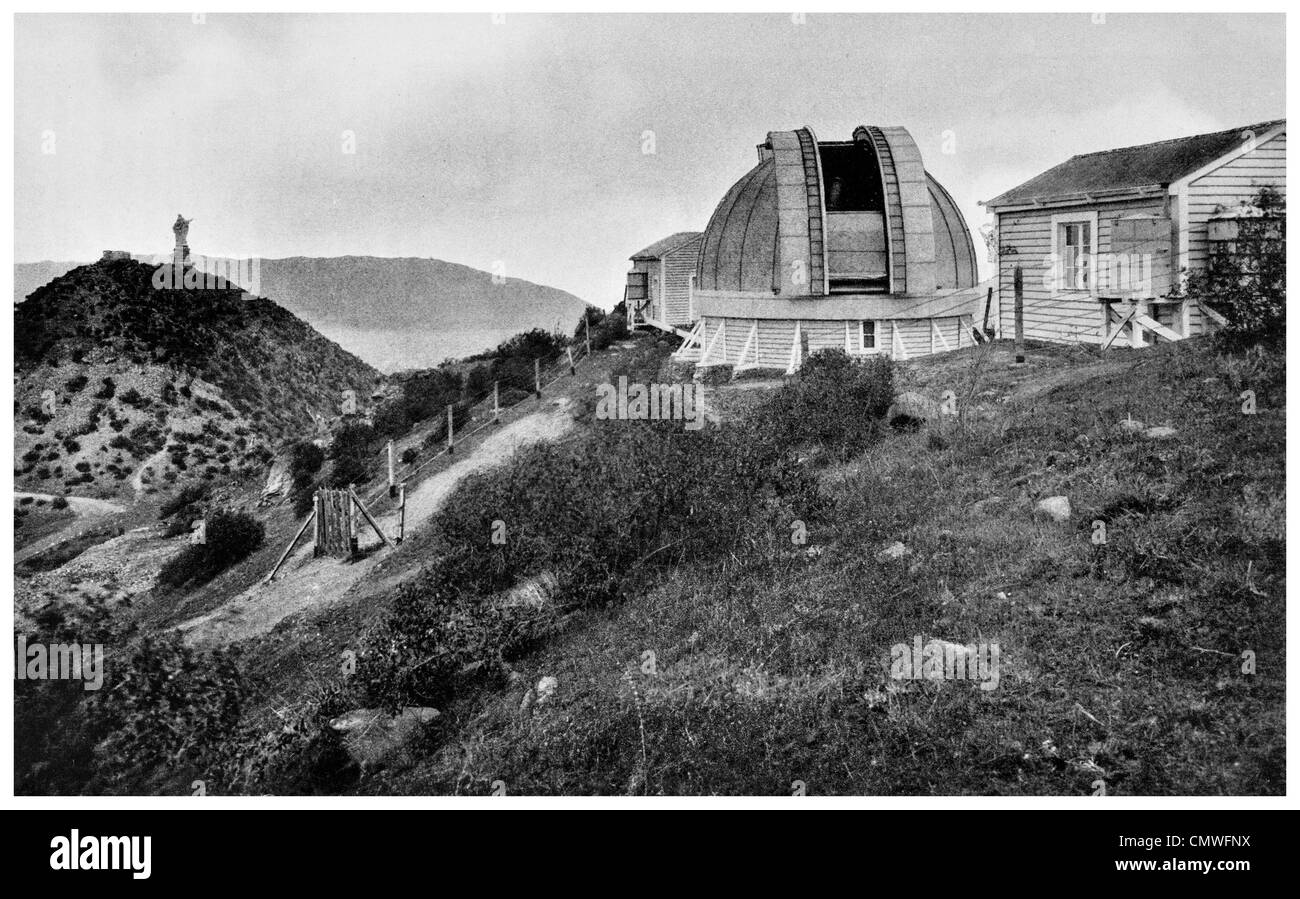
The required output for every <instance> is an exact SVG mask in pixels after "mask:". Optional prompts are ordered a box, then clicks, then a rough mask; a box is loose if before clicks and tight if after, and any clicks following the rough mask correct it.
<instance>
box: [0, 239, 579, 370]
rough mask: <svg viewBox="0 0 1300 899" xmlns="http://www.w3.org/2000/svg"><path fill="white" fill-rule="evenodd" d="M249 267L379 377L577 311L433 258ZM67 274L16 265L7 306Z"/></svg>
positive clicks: (209, 263)
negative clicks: (380, 373)
mask: <svg viewBox="0 0 1300 899" xmlns="http://www.w3.org/2000/svg"><path fill="white" fill-rule="evenodd" d="M138 258H140V259H143V260H145V261H148V262H154V263H157V262H161V261H163V259H164V258H165V257H152V256H151V257H143V256H142V257H138ZM225 262H226V260H220V259H211V260H204V259H202V258H201V257H196V263H197V264H198V265H199V267H200V268H210V269H215V270H217V271H220V272H225V271H228V270H229V269H228V268H227V267H226V266H225ZM257 263H258V269H257V274H258V278H259V283H258V284H257V285H256V286H255V289H254V292H256V293H257V294H259V295H261V296H267V297H272V298H273V299H274V300H275V301H276V302H277V303H278V304H280V305H281V306H283V307H284V308H285V309H288V310H289V311H290V312H292V313H293V314H294V315H297V316H298V317H299V318H302V319H303V320H304V321H306V322H308V323H309V324H311V325H312V326H313V327H315V328H316V329H318V330H319V331H321V332H322V333H323V334H325V335H326V336H328V337H329V338H330V339H332V340H334V341H336V342H337V343H338V344H339V345H340V346H342V347H343V348H344V349H347V350H349V351H350V352H353V353H356V354H357V355H358V356H360V357H361V358H362V359H365V360H366V361H367V362H369V363H370V364H372V365H374V366H376V367H378V368H380V369H383V370H385V371H392V370H395V369H399V368H417V367H424V366H430V365H435V364H437V363H438V362H441V361H442V360H443V358H446V357H447V356H456V355H466V354H468V353H472V352H476V351H478V350H480V349H486V348H487V347H488V346H490V345H492V344H495V343H496V342H498V341H499V340H501V339H504V338H505V337H507V336H509V335H512V334H515V333H518V332H519V331H525V330H529V329H531V328H545V329H546V330H552V329H554V328H555V327H556V325H557V323H558V325H559V326H560V327H561V328H563V329H564V330H571V329H572V328H573V326H574V325H575V324H576V323H577V321H578V320H579V318H580V317H581V316H582V310H583V308H584V307H585V305H586V304H585V303H584V302H583V301H582V300H580V299H579V298H578V297H576V296H574V295H573V294H571V293H568V292H567V291H563V290H559V289H557V288H554V287H547V286H545V285H541V284H534V283H532V282H530V281H524V280H520V279H518V278H505V279H501V283H499V284H498V283H494V282H493V278H492V275H491V274H489V273H488V272H485V271H481V270H479V269H475V268H471V267H469V266H466V265H459V264H457V263H454V262H443V261H442V260H439V259H418V258H409V257H407V258H387V257H378V256H337V257H324V258H322V257H308V256H291V257H289V258H286V259H260V260H257ZM245 265H246V266H247V263H245ZM75 266H76V263H71V262H31V263H18V264H16V265H15V266H14V293H15V297H14V300H15V302H21V301H22V300H23V298H25V297H26V296H28V295H30V294H31V292H32V291H34V290H35V289H36V288H38V287H40V286H41V285H42V284H45V283H47V282H48V281H50V280H51V279H52V278H55V277H57V276H59V275H61V274H63V273H64V272H67V271H69V270H70V269H72V268H74V267H75ZM248 286H251V285H248Z"/></svg>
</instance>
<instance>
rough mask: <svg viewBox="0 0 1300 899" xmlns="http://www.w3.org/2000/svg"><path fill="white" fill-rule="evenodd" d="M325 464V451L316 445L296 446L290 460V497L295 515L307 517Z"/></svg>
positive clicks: (304, 442)
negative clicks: (317, 480) (318, 476)
mask: <svg viewBox="0 0 1300 899" xmlns="http://www.w3.org/2000/svg"><path fill="white" fill-rule="evenodd" d="M324 464H325V451H324V450H323V449H321V448H320V447H319V446H317V445H316V444H314V443H310V442H308V441H302V442H299V443H296V444H294V447H293V451H292V455H291V456H290V459H289V483H290V488H289V491H290V494H289V495H290V496H291V497H292V499H293V511H294V514H295V515H299V516H301V515H306V514H307V510H308V509H310V508H311V505H312V495H313V493H314V492H315V489H316V475H317V473H318V472H319V471H320V469H321V466H322V465H324Z"/></svg>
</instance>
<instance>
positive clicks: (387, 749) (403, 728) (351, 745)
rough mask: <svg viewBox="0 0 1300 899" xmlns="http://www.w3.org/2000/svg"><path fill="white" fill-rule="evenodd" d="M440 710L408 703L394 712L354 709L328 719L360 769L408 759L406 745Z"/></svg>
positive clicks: (439, 714) (437, 715) (438, 714)
mask: <svg viewBox="0 0 1300 899" xmlns="http://www.w3.org/2000/svg"><path fill="white" fill-rule="evenodd" d="M440 716H441V713H440V712H439V711H438V710H437V709H435V708H429V707H427V706H407V707H406V708H404V709H402V710H401V711H400V712H398V713H397V714H396V715H392V714H389V713H388V712H385V711H384V710H383V709H353V710H352V711H350V712H345V713H344V714H342V715H339V716H338V717H337V718H334V719H333V720H331V721H330V729H331V730H333V731H334V732H335V733H337V734H339V736H341V737H342V738H343V748H344V749H346V750H347V753H348V755H349V756H351V757H352V759H353V761H355V762H357V764H359V765H360V766H361V767H362V769H363V770H365V769H372V768H377V767H382V766H387V765H391V764H394V763H396V762H399V761H410V759H409V758H406V756H407V748H408V747H409V746H410V744H411V742H412V741H414V740H415V738H416V737H418V736H419V735H420V733H421V731H423V729H424V726H425V725H426V724H429V723H430V722H432V721H434V720H435V719H437V718H439V717H440Z"/></svg>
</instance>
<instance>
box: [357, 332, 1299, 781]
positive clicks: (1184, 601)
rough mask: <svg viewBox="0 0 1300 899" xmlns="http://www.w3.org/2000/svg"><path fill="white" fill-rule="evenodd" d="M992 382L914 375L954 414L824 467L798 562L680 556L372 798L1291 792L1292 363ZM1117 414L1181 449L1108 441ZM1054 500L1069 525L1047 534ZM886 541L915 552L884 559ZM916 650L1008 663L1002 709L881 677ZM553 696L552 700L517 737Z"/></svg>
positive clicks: (952, 365)
mask: <svg viewBox="0 0 1300 899" xmlns="http://www.w3.org/2000/svg"><path fill="white" fill-rule="evenodd" d="M976 352H978V351H976ZM1008 361H1009V358H1008V354H1007V353H1006V352H1005V350H999V351H998V352H996V353H995V354H994V355H992V356H991V357H988V358H985V359H983V360H982V361H980V360H978V358H977V356H976V355H975V354H974V353H972V351H964V352H962V353H957V354H951V355H947V356H942V357H935V358H934V359H928V360H922V361H920V362H917V363H914V364H912V365H909V366H906V367H905V370H904V371H902V372H900V373H899V378H900V381H901V382H902V386H904V387H907V386H911V387H914V388H917V389H920V390H922V391H925V392H927V393H929V394H931V395H932V396H934V397H935V398H938V396H939V394H940V393H941V392H942V390H944V389H952V390H954V392H955V393H957V395H958V396H959V402H960V404H961V406H962V408H960V411H961V412H962V415H961V416H960V417H959V418H958V419H951V420H947V421H946V422H943V423H941V424H939V425H937V426H934V427H930V428H927V429H924V430H922V431H920V432H917V433H909V434H895V435H891V436H888V437H886V438H885V439H884V440H882V441H881V442H879V443H878V444H876V445H875V446H873V447H872V448H871V449H869V450H868V451H867V452H865V453H864V454H862V455H861V456H859V457H857V458H855V459H853V460H852V461H850V462H849V463H847V464H835V463H831V464H828V465H826V466H825V467H824V468H823V469H822V470H821V472H820V481H821V484H822V498H823V499H824V501H825V502H826V503H827V505H826V506H825V507H824V508H823V509H822V510H821V511H813V514H810V515H808V516H807V520H806V524H807V526H808V535H809V536H808V543H807V544H806V545H797V544H794V543H792V542H791V541H790V540H789V539H788V537H789V534H790V531H789V530H787V529H788V528H789V526H790V523H789V522H774V526H775V527H777V528H779V529H781V531H782V533H779V534H775V535H773V536H775V537H776V538H777V539H775V540H774V541H764V542H758V541H756V542H754V543H753V544H751V546H750V547H749V548H748V550H746V549H745V548H741V549H739V550H738V551H735V552H728V553H726V554H725V555H722V556H720V557H718V556H715V557H714V558H712V559H708V558H705V559H697V560H696V561H695V562H694V563H692V564H680V565H679V564H673V563H672V561H670V562H669V564H667V565H665V566H663V567H661V568H660V570H658V571H655V572H651V573H649V574H648V575H646V576H643V577H642V578H641V579H640V581H639V583H638V584H637V585H636V587H635V588H633V589H629V590H628V591H627V593H626V595H627V597H628V598H627V599H626V601H625V602H624V603H622V604H621V605H618V606H616V607H615V608H613V609H612V610H611V611H610V612H593V613H584V614H583V615H582V616H581V617H580V620H579V621H578V622H577V623H571V624H569V626H568V628H567V629H566V630H565V631H564V633H563V634H562V635H561V636H559V637H557V638H553V639H551V640H550V641H548V643H547V645H545V646H543V648H541V649H540V650H538V651H536V652H533V653H529V654H526V655H525V656H524V658H523V659H522V661H520V662H516V663H514V664H515V665H516V667H517V668H518V671H517V677H516V678H515V679H514V684H515V685H514V686H511V687H497V688H494V689H486V690H470V691H467V692H466V693H464V694H463V695H462V696H461V697H460V698H459V699H457V700H455V701H453V702H452V703H451V704H450V705H449V707H448V708H447V709H446V711H447V713H448V714H447V715H446V718H445V719H444V723H443V725H442V729H441V730H440V731H439V734H438V736H439V740H438V743H437V744H436V748H435V749H434V750H433V751H432V752H431V753H430V754H429V755H428V756H427V758H426V760H425V762H424V763H422V764H420V765H418V766H417V767H416V768H414V769H412V770H411V771H408V772H406V773H403V774H399V775H396V776H395V777H393V778H392V779H389V780H383V779H376V780H374V781H371V782H369V783H368V785H364V786H363V787H362V788H363V789H368V790H381V791H393V792H415V793H423V792H430V793H450V792H460V793H486V792H488V791H489V790H490V785H491V784H492V783H493V782H496V781H502V782H504V783H505V784H506V785H507V788H508V789H509V791H510V792H511V793H513V794H527V793H566V792H574V793H637V794H641V793H645V794H660V793H662V794H669V795H671V794H682V793H685V794H708V793H735V794H751V793H758V794H772V793H777V794H780V793H790V792H794V791H796V790H798V789H800V788H801V787H800V784H802V788H803V789H806V791H807V792H809V793H820V794H832V793H839V794H864V793H865V794H873V793H892V794H947V793H979V794H1000V793H1006V794H1023V793H1043V794H1066V795H1081V796H1082V795H1090V794H1094V793H1097V792H1098V791H1100V790H1102V789H1105V790H1106V792H1107V793H1109V794H1127V795H1133V794H1153V793H1161V794H1252V793H1279V792H1281V791H1282V789H1283V780H1284V749H1285V731H1284V719H1283V713H1284V671H1285V654H1284V651H1285V650H1284V643H1283V596H1284V539H1285V534H1284V503H1283V495H1284V489H1285V488H1284V483H1285V482H1284V470H1283V446H1284V441H1283V435H1284V431H1285V418H1284V414H1283V409H1284V404H1285V394H1284V379H1283V368H1282V359H1281V357H1280V356H1278V355H1263V356H1260V355H1255V354H1253V353H1252V354H1248V355H1246V356H1237V357H1220V356H1217V355H1216V354H1215V353H1214V352H1213V351H1212V349H1211V348H1210V347H1209V346H1208V345H1207V344H1206V343H1205V342H1197V343H1194V344H1178V345H1172V346H1163V347H1160V348H1157V349H1154V350H1147V351H1142V352H1138V351H1116V352H1112V353H1108V354H1106V355H1105V356H1104V357H1102V356H1098V355H1095V354H1094V353H1092V352H1091V351H1087V350H1078V349H1068V348H1045V347H1044V348H1040V349H1039V350H1037V351H1035V352H1034V353H1033V354H1032V355H1031V359H1030V363H1029V365H1027V366H1026V367H1024V368H1019V369H1015V368H1012V367H1010V366H1009V365H1008ZM1244 390H1253V391H1255V394H1256V397H1257V402H1258V411H1257V414H1254V415H1247V414H1243V412H1242V409H1241V407H1242V400H1241V399H1239V395H1240V394H1241V392H1242V391H1244ZM857 411H859V410H853V409H845V410H844V413H845V414H849V415H852V414H856V412H857ZM1130 416H1131V417H1132V418H1133V419H1140V420H1142V421H1144V422H1146V423H1148V424H1153V425H1170V426H1172V427H1174V428H1175V429H1177V432H1178V433H1177V434H1176V435H1175V436H1173V437H1170V438H1167V439H1163V440H1160V439H1152V438H1148V437H1146V436H1143V435H1142V434H1141V433H1138V432H1133V431H1130V430H1127V429H1123V428H1117V424H1118V422H1119V421H1121V420H1122V419H1127V418H1128V417H1130ZM813 455H814V456H815V454H813ZM808 464H816V462H815V460H810V461H809V463H808ZM1054 495H1066V496H1068V497H1069V498H1070V502H1071V505H1072V507H1073V514H1072V516H1071V518H1070V520H1069V521H1068V522H1067V523H1063V524H1058V523H1056V522H1053V521H1050V520H1047V519H1044V518H1042V517H1039V516H1036V515H1035V514H1034V506H1035V503H1036V501H1037V500H1039V499H1040V498H1043V497H1047V496H1054ZM810 511H812V510H810ZM1097 521H1100V522H1104V523H1105V526H1106V531H1107V542H1106V543H1104V544H1101V543H1094V542H1093V534H1094V533H1095V532H1096V526H1095V525H1094V522H1097ZM734 526H735V527H736V528H737V529H741V528H748V527H751V526H752V521H751V522H740V521H737V522H736V523H735V525H734ZM895 541H900V542H902V543H903V544H904V545H905V547H906V549H907V553H906V555H903V556H902V557H901V558H900V559H897V560H895V559H890V558H888V557H887V556H879V555H878V553H879V552H880V551H881V550H882V549H884V548H885V547H886V546H887V545H889V544H891V543H893V542H895ZM561 611H562V610H561ZM917 636H920V637H921V638H922V639H923V640H925V641H928V640H930V639H931V638H939V639H944V640H950V641H955V642H959V643H963V644H965V643H971V642H985V643H991V642H997V643H999V645H1000V651H1001V656H1000V658H1001V673H1000V680H999V682H998V685H997V687H996V689H992V690H981V689H979V687H978V685H976V684H972V683H962V682H942V681H941V682H929V681H906V680H896V679H893V678H892V677H891V676H890V666H891V647H892V646H894V645H895V644H899V643H903V644H910V643H911V642H912V641H913V639H914V638H915V637H917ZM1247 652H1249V653H1253V657H1252V658H1253V659H1254V663H1255V667H1254V669H1253V672H1251V673H1245V672H1243V662H1244V657H1243V653H1247ZM647 653H653V656H650V655H647ZM648 662H651V664H647V663H648ZM545 676H552V677H555V678H556V679H557V682H558V687H557V690H556V694H555V699H554V700H553V701H552V702H551V703H550V704H548V705H547V706H545V707H543V708H538V707H533V708H530V709H528V710H526V711H522V712H521V702H523V703H524V704H525V705H527V703H526V697H525V693H526V691H527V690H528V689H529V688H530V687H531V686H532V685H535V684H536V683H537V682H538V681H539V679H540V678H542V677H545ZM796 782H799V783H796ZM1103 784H1104V787H1103V786H1102V785H1103Z"/></svg>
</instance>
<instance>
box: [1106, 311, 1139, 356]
mask: <svg viewBox="0 0 1300 899" xmlns="http://www.w3.org/2000/svg"><path fill="white" fill-rule="evenodd" d="M1134 315H1137V310H1136V309H1133V310H1130V311H1129V314H1128V315H1126V316H1124V317H1123V318H1122V319H1120V321H1119V324H1118V325H1116V326H1115V330H1114V331H1111V332H1110V335H1109V336H1108V337H1107V338H1106V339H1105V340H1104V341H1103V342H1102V344H1101V348H1102V349H1103V350H1108V349H1110V345H1111V344H1112V343H1114V342H1115V338H1116V337H1118V336H1119V335H1120V334H1122V333H1124V326H1125V325H1127V324H1128V323H1129V319H1131V318H1132V317H1133V316H1134Z"/></svg>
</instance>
